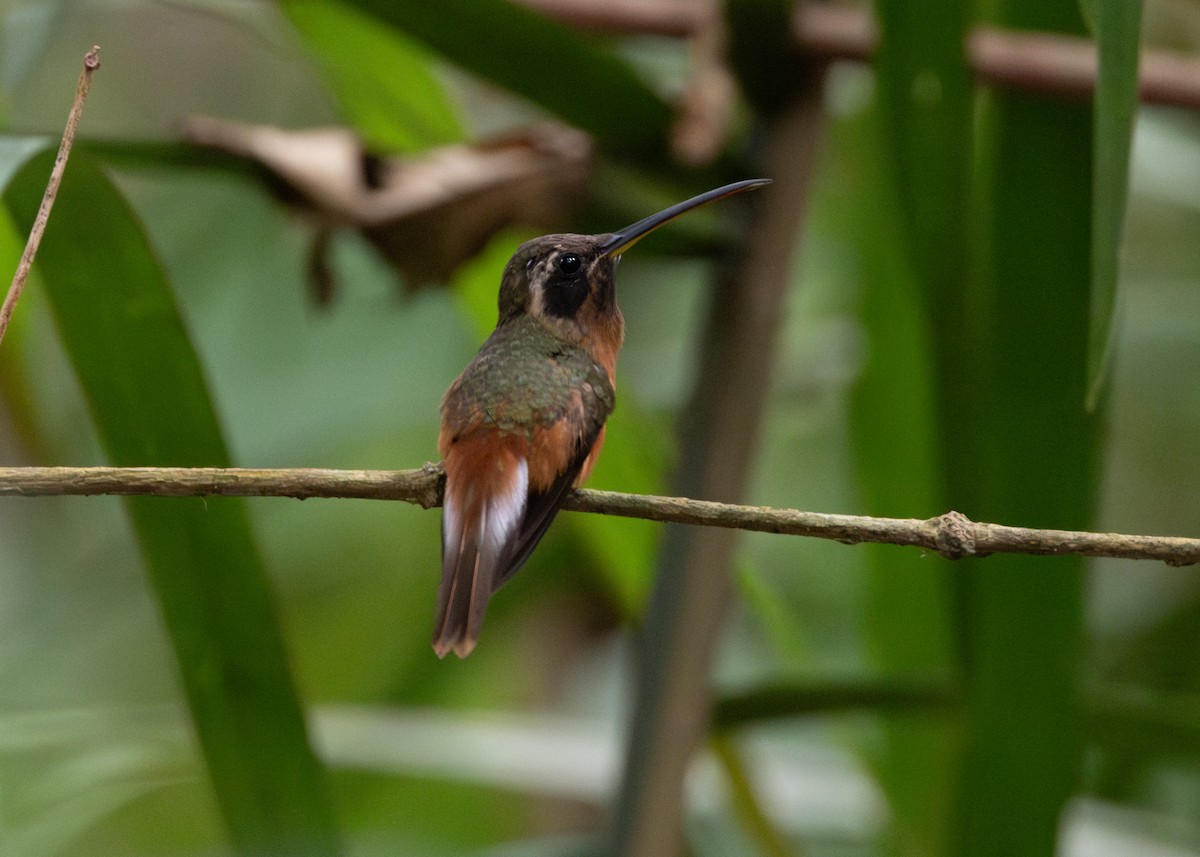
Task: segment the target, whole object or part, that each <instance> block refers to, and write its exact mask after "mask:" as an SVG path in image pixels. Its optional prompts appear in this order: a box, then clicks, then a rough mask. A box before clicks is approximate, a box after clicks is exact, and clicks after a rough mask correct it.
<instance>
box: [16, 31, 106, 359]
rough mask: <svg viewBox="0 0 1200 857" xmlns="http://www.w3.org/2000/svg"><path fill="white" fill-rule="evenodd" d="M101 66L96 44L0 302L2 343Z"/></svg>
mask: <svg viewBox="0 0 1200 857" xmlns="http://www.w3.org/2000/svg"><path fill="white" fill-rule="evenodd" d="M98 68H100V46H99V45H93V46H92V49H91V50H90V51H88V52H87V53H86V54H84V55H83V71H81V72H80V73H79V83H78V84H76V86H75V101H74V103H72V104H71V112H70V113H69V114H67V127H66V129H65V130H64V131H63V135H62V142H61V143H59V146H58V156H57V157H56V158H55V159H54V167H53V169H51V170H50V181H49V182H48V183H47V184H46V193H45V194H44V195H43V196H42V204H41V206H40V207H39V208H38V213H37V217H36V218H35V219H34V221H33V228H32V229H30V230H29V240H28V241H27V242H26V243H25V252H24V253H22V254H21V261H20V262H19V263H18V264H17V272H16V273H15V274H14V275H13V279H12V284H11V285H10V286H9V287H8V294H6V295H5V296H4V303H3V304H0V342H3V341H4V332H5V331H6V330H8V323H9V322H10V321H11V320H12V314H13V310H15V309H16V308H17V301H19V300H20V299H21V293H22V292H24V291H25V281H26V280H28V279H29V270H30V268H32V267H33V259H34V257H35V256H36V255H37V251H38V245H40V244H41V243H42V234H43V233H45V231H46V222H47V221H48V220H49V219H50V209H51V208H52V207H53V206H54V199H55V197H56V196H58V187H59V185H61V184H62V177H63V172H65V171H66V169H67V158H68V157H69V156H70V154H71V146H72V145H73V144H74V143H75V131H76V129H77V128H78V127H79V118H80V117H81V116H82V115H83V103H84V101H86V100H87V94H88V90H89V89H91V86H92V74H93V73H94V72H95V71H96V69H98Z"/></svg>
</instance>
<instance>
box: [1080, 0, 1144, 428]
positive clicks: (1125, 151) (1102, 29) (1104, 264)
mask: <svg viewBox="0 0 1200 857" xmlns="http://www.w3.org/2000/svg"><path fill="white" fill-rule="evenodd" d="M1091 5H1092V6H1093V7H1094V8H1093V10H1092V13H1093V15H1094V19H1095V29H1096V41H1097V44H1098V47H1099V52H1100V73H1099V78H1098V79H1097V81H1096V98H1095V110H1094V111H1093V117H1094V118H1093V125H1094V134H1095V136H1094V138H1093V141H1092V146H1093V151H1094V155H1093V157H1094V158H1095V170H1094V173H1093V176H1092V182H1093V188H1092V194H1093V201H1092V303H1091V325H1090V327H1089V329H1088V388H1087V396H1088V406H1089V407H1093V408H1094V407H1095V406H1096V403H1097V401H1098V399H1099V397H1100V394H1101V391H1102V390H1103V387H1104V379H1105V376H1106V369H1107V366H1108V362H1109V352H1110V350H1111V348H1112V340H1113V315H1114V313H1115V308H1116V304H1117V282H1118V278H1119V271H1120V256H1121V236H1122V233H1123V231H1124V224H1125V198H1126V195H1127V191H1128V186H1129V150H1130V147H1131V146H1132V143H1133V123H1134V117H1135V115H1136V113H1137V105H1138V49H1139V38H1140V30H1141V18H1142V2H1141V0H1095V2H1094V3H1092V4H1091Z"/></svg>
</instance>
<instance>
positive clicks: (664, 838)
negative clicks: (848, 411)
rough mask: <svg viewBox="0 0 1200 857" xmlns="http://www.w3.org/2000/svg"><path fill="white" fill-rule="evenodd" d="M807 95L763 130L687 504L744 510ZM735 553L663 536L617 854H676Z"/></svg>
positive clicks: (808, 123) (816, 125)
mask: <svg viewBox="0 0 1200 857" xmlns="http://www.w3.org/2000/svg"><path fill="white" fill-rule="evenodd" d="M799 92H800V94H799V95H798V96H797V97H796V98H795V100H794V101H793V102H791V103H790V104H787V105H786V106H785V107H784V108H783V109H782V110H780V112H779V113H778V114H777V115H776V117H775V119H774V120H773V121H772V122H771V123H770V125H769V126H768V128H767V139H768V142H767V145H766V151H765V153H764V156H763V159H762V165H763V167H764V170H765V174H766V175H768V176H770V177H772V178H773V179H774V180H775V184H773V185H772V186H771V187H770V188H769V189H767V190H766V191H764V192H761V193H760V194H758V196H759V198H758V199H755V200H752V202H754V203H757V204H758V206H757V209H756V215H757V216H755V217H754V218H753V220H752V221H751V223H750V225H749V232H748V234H747V236H746V241H745V243H744V246H743V247H742V249H741V254H740V257H739V258H737V259H735V260H733V262H732V264H728V265H726V266H725V267H724V268H723V269H722V270H721V272H720V273H719V275H718V277H717V281H716V284H715V288H714V289H713V293H712V296H711V304H710V307H709V316H708V321H707V327H706V330H705V334H704V339H703V344H702V346H701V349H700V350H701V354H702V355H703V356H702V360H701V367H700V374H699V377H698V380H697V384H696V389H695V391H694V392H693V394H692V399H691V402H690V404H689V407H688V408H687V410H686V412H685V414H684V424H683V428H682V435H683V455H682V457H681V462H680V472H679V475H678V476H677V477H676V480H675V489H676V490H677V491H678V492H679V493H680V494H682V495H685V496H689V497H697V498H703V499H720V500H725V501H730V502H737V501H739V500H741V499H742V498H743V497H744V495H745V494H746V488H747V482H748V473H749V470H750V465H751V463H752V462H753V460H754V454H755V451H756V448H757V443H758V438H759V435H760V430H761V427H762V422H763V413H764V411H765V408H766V401H767V392H768V388H769V386H770V380H771V375H772V367H773V365H774V362H775V360H774V358H775V351H776V341H777V338H778V336H777V334H778V328H779V321H780V319H781V318H782V317H783V305H784V299H785V298H786V296H787V292H788V287H789V285H790V284H791V281H792V277H791V274H792V257H793V255H794V251H795V249H796V247H797V245H798V242H799V234H800V224H801V220H802V218H803V215H804V201H805V199H806V198H807V195H808V188H809V184H810V181H811V177H812V171H813V163H814V161H815V158H816V151H817V141H818V139H819V137H820V128H821V126H822V111H821V104H820V97H819V87H818V86H817V85H816V79H815V76H814V81H813V83H812V85H810V86H806V87H803V88H802V89H801V90H800V91H799ZM736 545H737V534H735V533H732V532H727V531H722V530H717V529H713V528H709V527H705V528H694V527H693V528H688V527H681V526H674V525H673V526H669V527H667V532H666V538H665V540H664V545H663V551H662V559H661V561H660V564H659V569H658V577H657V579H656V581H655V587H654V591H653V593H652V595H651V600H650V607H649V612H648V614H647V616H646V625H645V627H644V628H643V630H642V633H641V635H640V636H639V639H638V643H637V645H638V652H637V657H638V660H637V664H636V666H637V688H636V698H635V702H634V710H633V719H632V730H631V737H630V743H629V747H628V753H627V756H626V761H625V772H624V778H623V783H622V789H621V793H620V795H619V797H618V805H617V810H616V817H615V820H614V826H613V839H612V842H611V847H612V851H613V853H615V854H620V855H628V857H635V855H636V857H650V855H653V857H667V855H673V854H677V853H679V851H680V848H681V844H682V829H683V828H682V823H683V783H684V775H685V774H686V772H687V766H688V762H689V761H690V759H691V757H692V753H693V751H694V750H695V748H696V747H697V746H698V745H699V744H700V743H701V741H702V740H703V738H704V736H705V734H706V732H707V728H708V719H709V708H710V699H709V687H708V678H709V673H710V670H711V664H712V656H713V651H714V649H715V644H716V640H717V637H718V635H719V633H720V630H721V627H722V625H723V623H724V621H725V617H726V614H727V613H728V610H729V606H730V602H731V596H732V590H733V573H732V561H733V553H734V549H735V547H736Z"/></svg>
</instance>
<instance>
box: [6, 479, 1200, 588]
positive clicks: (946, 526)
mask: <svg viewBox="0 0 1200 857" xmlns="http://www.w3.org/2000/svg"><path fill="white" fill-rule="evenodd" d="M98 494H116V495H151V496H157V497H216V496H220V497H295V498H299V499H306V498H312V497H341V498H356V499H363V500H403V501H405V502H408V503H414V504H416V505H418V506H421V507H423V508H426V509H431V508H434V507H436V506H440V505H441V502H442V469H441V467H439V466H438V465H434V464H427V465H425V466H424V467H421V468H418V469H416V470H394V471H393V470H310V469H294V470H293V469H289V470H249V469H239V468H232V467H0V497H50V496H93V495H98ZM563 508H564V509H568V510H570V511H573V512H592V513H595V514H600V515H618V516H621V517H625V518H644V519H646V520H650V521H663V522H670V523H678V524H694V525H697V526H704V527H727V528H732V529H739V530H754V531H756V532H764V533H779V534H782V535H791V536H809V537H812V538H818V539H831V540H833V541H838V542H842V543H844V544H860V543H865V542H876V543H880V544H889V545H910V546H912V547H919V548H922V549H924V550H929V551H936V552H937V553H940V554H942V555H943V556H945V557H948V558H950V559H959V558H962V557H966V556H987V555H988V554H992V553H1027V554H1049V555H1061V554H1080V555H1082V556H1105V557H1117V558H1121V559H1151V560H1159V561H1161V562H1165V563H1168V564H1169V565H1192V564H1194V563H1200V539H1186V538H1180V537H1176V536H1135V535H1122V534H1119V533H1088V532H1074V531H1071V530H1039V529H1031V528H1028V527H1008V526H1003V525H1001V524H986V523H980V522H977V521H971V520H969V519H967V518H966V517H965V516H963V515H960V514H959V513H958V512H947V513H946V514H944V515H939V516H938V517H936V518H927V519H919V518H870V517H866V516H862V515H831V514H827V513H823V512H801V511H799V510H797V509H777V508H772V507H769V506H738V505H733V504H729V503H714V502H710V501H707V500H690V499H688V498H686V497H655V496H651V495H645V494H621V493H618V492H615V491H591V490H586V489H585V490H579V491H573V492H572V493H571V494H569V495H567V499H566V502H565V503H564V504H563Z"/></svg>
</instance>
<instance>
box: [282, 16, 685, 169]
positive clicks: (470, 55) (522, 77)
mask: <svg viewBox="0 0 1200 857" xmlns="http://www.w3.org/2000/svg"><path fill="white" fill-rule="evenodd" d="M283 2H284V5H285V7H286V6H287V5H289V4H290V3H291V2H294V0H283ZM353 5H354V6H355V7H357V8H358V9H360V10H362V11H363V12H366V13H368V14H370V15H373V16H375V17H377V18H378V19H379V20H381V21H384V22H387V23H388V24H390V25H392V26H394V27H396V28H398V29H400V30H403V31H404V32H405V33H407V34H408V35H410V36H412V37H413V38H416V39H420V40H421V41H423V42H425V43H426V44H428V45H429V46H430V47H432V48H434V49H435V50H437V51H438V52H440V53H441V54H442V55H443V56H445V57H446V58H447V59H448V60H450V61H451V62H454V63H456V64H457V65H459V66H462V67H463V68H465V69H467V70H468V71H471V72H474V73H475V74H477V75H479V76H480V77H482V78H483V79H485V80H487V81H490V82H492V83H494V84H497V85H499V86H503V87H505V88H507V89H510V90H512V91H513V92H515V93H517V94H518V95H523V96H525V97H526V98H528V99H530V100H531V101H533V102H534V103H536V104H539V105H541V106H542V107H544V108H546V109H547V110H550V111H551V112H553V113H556V114H557V115H559V116H561V117H562V118H563V119H565V120H566V121H568V122H570V123H571V124H573V125H575V126H577V127H579V128H582V129H583V130H585V131H588V132H589V133H591V134H592V135H594V136H595V137H596V138H597V139H598V140H599V141H600V142H601V143H602V144H604V145H605V146H607V147H608V148H610V149H612V150H613V151H616V152H619V153H621V154H623V155H627V156H630V157H634V158H641V159H642V160H643V161H654V162H660V161H662V160H663V157H664V155H663V153H664V152H665V151H666V142H665V141H666V138H667V129H668V126H669V125H670V122H671V118H672V117H671V111H670V108H668V106H667V105H666V103H665V102H664V101H663V100H662V99H661V98H659V97H658V95H656V94H655V93H654V92H653V91H652V90H651V89H650V88H649V87H648V86H647V85H646V84H645V83H644V82H643V81H642V80H641V79H640V78H639V77H638V76H637V75H636V74H635V73H634V71H633V69H631V68H630V67H629V66H628V65H627V64H626V63H625V62H623V61H622V60H621V59H619V58H618V57H617V56H616V54H614V53H612V52H611V51H609V50H606V49H604V48H602V47H598V46H597V45H596V44H595V42H594V40H589V39H586V38H584V37H583V36H580V35H579V34H577V33H575V32H574V31H572V30H570V29H568V28H566V27H564V26H562V25H560V24H557V23H555V22H553V21H551V20H549V19H548V18H545V17H543V16H542V15H539V14H537V13H536V12H533V11H530V10H528V9H524V8H522V7H520V6H518V5H517V4H515V3H511V2H508V0H441V2H438V3H422V2H416V0H353Z"/></svg>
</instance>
